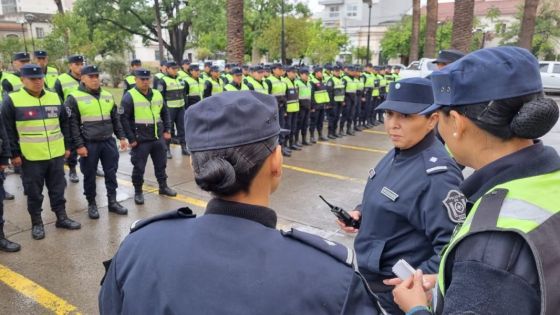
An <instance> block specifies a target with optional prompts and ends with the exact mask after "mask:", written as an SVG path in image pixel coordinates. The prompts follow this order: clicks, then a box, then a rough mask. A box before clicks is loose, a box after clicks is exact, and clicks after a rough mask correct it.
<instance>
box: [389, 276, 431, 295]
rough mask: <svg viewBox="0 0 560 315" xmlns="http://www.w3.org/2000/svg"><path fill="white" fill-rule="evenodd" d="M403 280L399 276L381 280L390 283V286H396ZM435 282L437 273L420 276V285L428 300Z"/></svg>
mask: <svg viewBox="0 0 560 315" xmlns="http://www.w3.org/2000/svg"><path fill="white" fill-rule="evenodd" d="M402 282H403V281H402V280H401V279H399V278H393V279H387V280H383V283H384V284H385V285H390V286H397V285H399V284H401V283H402ZM436 282H437V274H433V275H424V277H423V278H422V286H423V287H424V291H426V294H427V295H428V294H429V296H428V300H430V299H431V298H432V291H431V290H432V289H433V288H435V286H436Z"/></svg>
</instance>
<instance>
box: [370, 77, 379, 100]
mask: <svg viewBox="0 0 560 315" xmlns="http://www.w3.org/2000/svg"><path fill="white" fill-rule="evenodd" d="M372 77H373V91H372V92H371V95H373V96H379V95H380V94H381V93H379V87H380V86H381V76H380V75H379V74H377V73H376V74H373V75H372Z"/></svg>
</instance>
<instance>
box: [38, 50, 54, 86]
mask: <svg viewBox="0 0 560 315" xmlns="http://www.w3.org/2000/svg"><path fill="white" fill-rule="evenodd" d="M33 62H34V63H35V64H37V65H39V66H40V67H41V69H43V73H44V74H45V87H46V88H47V89H48V90H50V91H54V84H55V83H56V79H57V78H58V70H56V68H54V67H50V66H49V55H48V53H47V52H46V51H45V50H36V51H34V52H33Z"/></svg>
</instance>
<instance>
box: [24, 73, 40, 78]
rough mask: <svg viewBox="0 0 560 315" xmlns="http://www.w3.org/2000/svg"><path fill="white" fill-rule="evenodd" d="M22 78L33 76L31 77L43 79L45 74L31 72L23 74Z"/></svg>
mask: <svg viewBox="0 0 560 315" xmlns="http://www.w3.org/2000/svg"><path fill="white" fill-rule="evenodd" d="M21 77H22V78H31V79H41V78H44V77H45V76H44V75H43V74H42V73H41V74H31V75H22V76H21Z"/></svg>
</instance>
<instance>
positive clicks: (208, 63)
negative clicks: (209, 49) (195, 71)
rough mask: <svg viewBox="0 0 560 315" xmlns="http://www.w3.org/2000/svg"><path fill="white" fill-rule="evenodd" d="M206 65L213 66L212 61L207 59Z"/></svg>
mask: <svg viewBox="0 0 560 315" xmlns="http://www.w3.org/2000/svg"><path fill="white" fill-rule="evenodd" d="M204 67H212V61H206V62H205V63H204Z"/></svg>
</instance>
